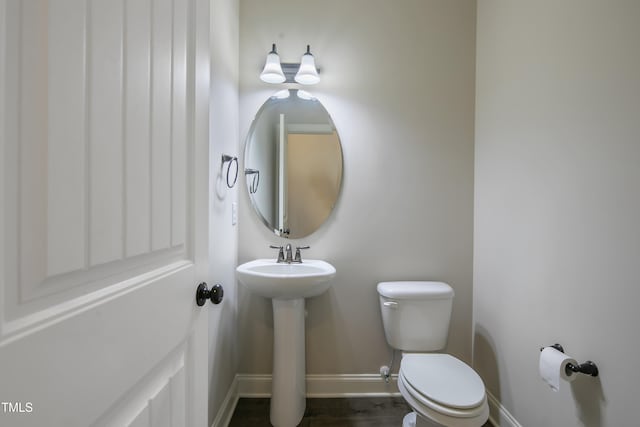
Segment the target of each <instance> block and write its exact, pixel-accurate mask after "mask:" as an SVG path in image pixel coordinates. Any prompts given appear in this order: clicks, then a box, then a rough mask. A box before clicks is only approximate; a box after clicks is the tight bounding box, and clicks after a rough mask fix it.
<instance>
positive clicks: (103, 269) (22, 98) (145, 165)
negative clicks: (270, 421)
mask: <svg viewBox="0 0 640 427" xmlns="http://www.w3.org/2000/svg"><path fill="white" fill-rule="evenodd" d="M208 37H209V6H208V1H207V0H0V314H1V315H0V425H1V426H11V427H13V426H38V427H39V426H54V427H55V426H61V427H62V426H64V427H72V426H80V427H87V426H118V427H121V426H177V427H183V426H198V427H204V426H205V425H206V421H207V409H206V405H207V360H206V359H207V323H206V319H207V315H206V310H211V309H214V307H215V306H212V304H211V303H210V302H208V303H207V304H206V305H205V306H204V307H197V306H196V304H195V290H196V286H197V284H198V282H200V281H202V280H206V279H207V272H208V267H207V265H208V263H207V259H208V252H207V251H208V225H207V224H208V221H207V209H208V197H209V196H208V193H209V192H208V173H209V172H208V171H209V166H208V164H207V159H208V158H209V156H208V114H209V112H208V108H209V107H208V100H209V95H208V93H209V50H208V44H209V40H208Z"/></svg>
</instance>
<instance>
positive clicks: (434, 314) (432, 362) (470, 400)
mask: <svg viewBox="0 0 640 427" xmlns="http://www.w3.org/2000/svg"><path fill="white" fill-rule="evenodd" d="M378 294H379V295H380V310H381V311H382V322H383V323H384V334H385V336H386V338H387V342H388V343H389V345H390V346H391V347H393V348H395V349H398V350H402V361H401V362H400V372H399V375H398V388H399V389H400V393H401V394H402V397H404V399H405V400H406V401H407V403H408V404H409V406H411V408H412V409H413V410H414V412H412V413H410V414H407V416H405V417H404V421H403V424H402V425H403V427H414V426H415V427H427V426H429V427H433V426H446V427H480V426H482V425H483V424H484V423H485V422H486V421H487V419H488V418H489V405H488V404H487V396H486V392H485V388H484V383H483V382H482V379H481V378H480V377H479V376H478V374H477V373H476V372H475V371H474V370H473V369H472V368H471V367H469V366H468V365H467V364H466V363H464V362H462V361H461V360H459V359H456V358H455V357H453V356H451V355H449V354H443V353H430V352H433V351H437V350H442V349H443V348H444V347H445V345H446V343H447V334H448V332H449V320H450V319H451V307H452V305H453V296H454V293H453V289H452V288H451V286H449V285H447V284H446V283H442V282H382V283H378Z"/></svg>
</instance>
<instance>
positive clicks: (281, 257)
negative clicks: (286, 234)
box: [269, 243, 309, 264]
mask: <svg viewBox="0 0 640 427" xmlns="http://www.w3.org/2000/svg"><path fill="white" fill-rule="evenodd" d="M269 247H270V248H272V249H278V259H277V262H278V263H281V262H286V263H287V264H291V263H297V264H300V263H302V255H300V250H301V249H309V246H296V255H295V257H294V256H293V253H292V249H291V244H290V243H287V246H285V247H282V246H274V245H269ZM285 253H286V257H285Z"/></svg>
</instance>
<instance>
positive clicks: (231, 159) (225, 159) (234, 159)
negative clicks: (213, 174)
mask: <svg viewBox="0 0 640 427" xmlns="http://www.w3.org/2000/svg"><path fill="white" fill-rule="evenodd" d="M227 162H229V164H228V165H227V187H229V188H233V186H234V185H236V181H238V158H237V157H234V156H230V155H228V154H223V155H222V162H221V167H224V164H225V163H227ZM234 162H235V164H236V173H235V175H234V177H233V182H231V178H230V175H229V172H230V171H231V165H232V164H233V163H234Z"/></svg>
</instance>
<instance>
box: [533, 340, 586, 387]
mask: <svg viewBox="0 0 640 427" xmlns="http://www.w3.org/2000/svg"><path fill="white" fill-rule="evenodd" d="M569 363H571V364H573V365H574V366H578V362H576V361H575V359H572V358H571V357H569V356H567V355H566V354H564V353H563V352H561V351H558V350H556V349H555V348H553V347H545V348H544V349H543V350H542V351H541V352H540V376H541V377H542V379H543V380H544V381H545V382H546V383H547V384H549V386H550V387H551V389H552V390H553V391H558V390H560V380H565V381H568V382H571V381H573V380H575V379H576V374H575V373H573V372H571V371H569V373H568V374H567V370H566V368H567V365H568V364H569Z"/></svg>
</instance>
